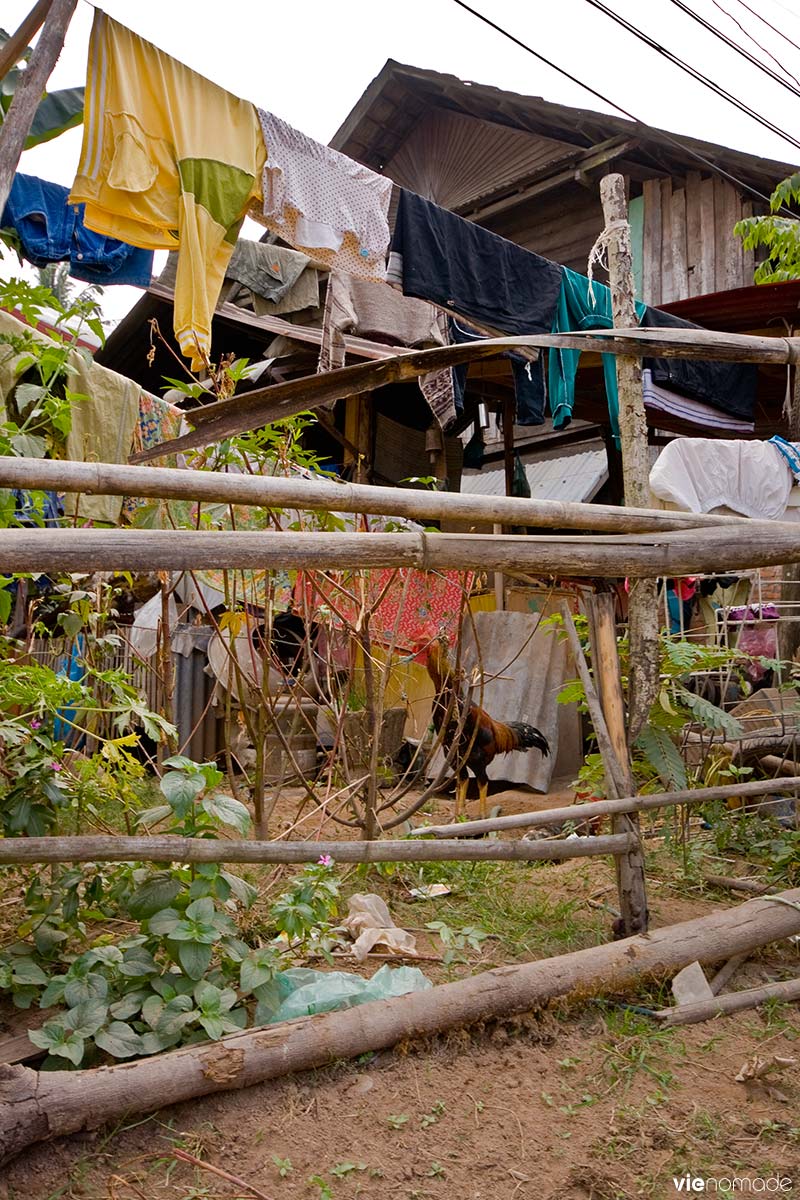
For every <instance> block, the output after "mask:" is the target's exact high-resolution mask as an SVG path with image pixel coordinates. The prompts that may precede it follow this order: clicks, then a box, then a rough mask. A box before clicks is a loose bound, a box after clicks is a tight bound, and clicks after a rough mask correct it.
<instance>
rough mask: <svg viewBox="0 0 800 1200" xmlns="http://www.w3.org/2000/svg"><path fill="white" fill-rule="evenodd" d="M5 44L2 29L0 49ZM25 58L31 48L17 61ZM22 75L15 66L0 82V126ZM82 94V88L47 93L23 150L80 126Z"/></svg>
mask: <svg viewBox="0 0 800 1200" xmlns="http://www.w3.org/2000/svg"><path fill="white" fill-rule="evenodd" d="M7 41H8V34H7V33H6V31H5V30H4V29H0V46H3V45H4V44H5V42H7ZM28 57H30V47H28V50H27V51H26V53H25V54H24V55H23V56H22V59H21V60H20V61H24V60H26V59H27V58H28ZM24 74H25V70H24V68H20V67H18V66H15V67H12V69H11V70H10V71H7V72H6V74H5V75H4V76H3V78H2V79H0V125H2V123H3V118H4V116H5V114H6V113H7V112H8V109H9V107H10V105H11V101H12V99H13V98H14V92H15V91H16V89H17V87H18V86H19V84H20V81H21V80H22V78H23V77H24ZM83 93H84V89H83V88H82V87H75V88H62V89H61V90H59V91H55V92H46V93H45V95H44V96H43V97H42V101H41V103H40V105H39V107H38V108H37V110H36V115H35V116H34V118H33V124H32V126H31V131H30V133H29V134H28V137H27V140H26V142H25V149H26V150H30V149H32V147H33V146H40V145H42V143H43V142H49V141H51V140H52V139H53V138H55V137H58V136H59V134H62V133H66V131H67V130H68V129H74V128H75V126H76V125H80V123H81V122H82V121H83Z"/></svg>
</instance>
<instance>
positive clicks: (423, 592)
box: [295, 567, 472, 654]
mask: <svg viewBox="0 0 800 1200" xmlns="http://www.w3.org/2000/svg"><path fill="white" fill-rule="evenodd" d="M471 587H472V575H471V574H466V575H465V574H461V573H459V572H458V571H443V572H439V571H430V572H425V571H417V570H414V569H413V568H409V567H402V568H400V569H398V570H391V569H385V570H380V571H364V572H361V573H358V574H356V573H354V572H351V571H341V572H325V573H323V572H318V571H315V572H314V573H313V574H312V573H302V574H300V575H298V578H297V586H296V589H295V603H296V607H297V608H298V610H299V611H301V612H302V613H303V614H304V615H305V616H306V617H313V618H314V619H316V620H322V621H331V622H332V623H333V624H334V625H335V626H339V627H343V626H345V625H351V626H354V625H355V624H356V622H357V619H358V615H359V612H360V611H361V610H362V606H363V607H364V608H367V609H373V611H372V613H371V616H370V623H369V630H370V637H371V639H372V641H373V642H377V643H381V644H383V645H391V644H393V645H394V648H395V650H397V651H398V652H399V653H400V654H408V653H411V652H413V651H414V650H416V649H417V648H418V646H419V643H420V642H422V641H425V640H426V639H428V638H434V637H436V636H437V635H439V634H446V635H448V636H454V635H455V633H456V630H457V628H458V625H459V622H460V619H461V613H462V611H463V608H464V603H465V597H466V596H468V595H469V591H470V588H471Z"/></svg>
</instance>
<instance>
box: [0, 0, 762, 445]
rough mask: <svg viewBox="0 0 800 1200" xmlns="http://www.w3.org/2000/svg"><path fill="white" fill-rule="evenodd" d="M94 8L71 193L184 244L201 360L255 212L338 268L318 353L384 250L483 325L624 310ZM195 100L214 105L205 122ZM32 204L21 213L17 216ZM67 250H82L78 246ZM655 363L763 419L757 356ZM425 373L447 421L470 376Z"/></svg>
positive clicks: (404, 279)
mask: <svg viewBox="0 0 800 1200" xmlns="http://www.w3.org/2000/svg"><path fill="white" fill-rule="evenodd" d="M94 13H95V15H94V21H93V27H92V33H91V37H90V44H89V57H88V66H87V85H86V94H85V119H84V136H83V147H82V152H81V160H80V164H79V168H78V172H77V175H76V178H75V181H74V183H73V187H72V191H71V194H70V201H72V202H80V203H83V204H85V212H84V214H83V224H84V226H85V230H86V231H88V233H86V232H85V233H84V240H85V241H90V240H91V239H92V237H93V238H94V240H95V242H99V243H105V242H108V240H109V239H117V242H116V243H115V244H116V245H120V244H125V245H128V246H129V247H138V248H139V250H140V252H143V253H148V252H150V253H151V252H152V250H153V249H158V248H167V249H170V248H173V249H177V250H178V257H177V270H176V275H175V283H174V316H175V333H176V337H177V340H178V343H179V345H180V346H181V349H182V351H183V352H184V354H186V355H187V356H188V357H190V358H191V360H192V367H193V369H195V370H197V369H200V368H201V367H202V366H204V365H206V364H207V362H208V355H209V353H210V344H211V342H210V339H211V320H212V317H213V313H214V311H215V308H216V306H217V302H218V299H219V295H220V291H221V288H222V283H223V280H224V278H225V275H226V273H227V271H228V269H229V267H230V263H231V257H232V254H233V250H234V245H235V243H236V241H237V237H238V233H239V230H240V228H241V224H242V221H243V219H244V216H245V215H246V214H249V215H251V216H254V217H255V218H256V219H257V220H258V221H260V222H261V223H262V224H263V225H265V226H266V227H267V228H268V229H270V230H271V231H272V232H273V233H275V234H277V235H278V236H279V237H280V238H282V239H283V240H284V241H287V242H288V243H289V244H290V245H291V246H293V247H294V249H295V251H296V252H300V253H301V254H304V255H307V256H308V258H309V260H313V261H314V262H315V263H318V264H320V265H322V266H323V267H326V268H328V269H329V270H330V272H331V275H330V282H329V292H330V291H331V289H332V288H333V292H334V294H333V295H332V296H331V297H330V300H329V302H326V314H327V318H328V323H327V325H324V328H323V338H322V342H323V352H322V355H321V358H320V368H321V369H324V368H325V367H326V366H327V365H330V363H331V362H332V360H333V359H335V356H336V354H337V353H338V352H339V350H338V349H337V336H336V324H335V318H334V315H333V314H334V310H335V304H334V301H335V289H336V287H337V284H336V276H337V273H338V274H339V275H344V276H346V277H347V278H349V279H351V280H352V281H354V282H355V281H362V280H363V281H365V282H371V281H376V283H381V282H383V281H384V279H385V278H386V266H385V260H386V256H387V252H388V257H389V271H388V279H389V282H391V283H393V284H394V285H395V286H396V287H398V288H400V289H401V290H402V293H403V295H404V296H405V297H406V298H408V299H409V300H418V301H421V302H425V303H428V304H432V305H434V306H436V307H437V308H438V309H439V310H441V311H443V312H445V313H447V314H449V315H450V316H451V317H453V318H456V317H457V318H460V319H462V320H463V319H466V320H468V321H469V322H470V323H472V324H474V325H475V326H477V327H478V328H479V329H480V330H482V331H484V332H486V333H490V334H495V333H501V334H510V335H516V334H523V333H524V334H531V333H533V334H545V333H549V332H551V331H553V332H559V333H562V332H569V331H572V330H574V329H576V328H577V329H586V328H603V327H611V326H612V325H613V319H612V315H611V303H610V293H609V291H608V288H607V287H605V285H602V284H597V285H594V288H593V287H592V282H591V280H589V278H588V277H585V276H582V275H579V274H578V273H577V272H571V271H568V270H567V269H566V268H564V267H562V266H561V265H560V264H557V263H554V262H552V261H551V260H548V259H546V258H543V257H542V256H540V255H537V254H535V253H534V252H533V251H530V250H527V249H525V248H523V247H521V246H519V245H517V244H516V243H514V242H510V241H508V240H507V239H505V238H502V237H499V236H498V235H497V234H494V233H492V232H490V231H489V230H487V229H484V228H483V227H482V226H479V225H476V224H475V223H473V222H470V221H466V220H464V219H463V218H461V217H459V216H458V215H456V214H455V213H452V212H449V211H448V210H446V209H443V208H441V207H439V206H438V205H435V204H433V203H432V202H431V201H429V200H427V199H425V198H424V197H422V196H419V195H417V194H416V193H413V192H411V191H410V190H408V189H404V188H400V189H399V196H398V206H397V219H396V223H395V229H394V234H393V236H391V238H390V233H389V224H388V212H389V200H390V196H391V193H392V190H393V187H394V185H393V183H392V181H391V180H390V179H388V178H387V177H385V176H382V175H378V174H376V173H375V172H373V171H371V170H370V169H369V168H367V167H364V166H362V165H361V164H359V163H357V162H355V161H354V160H353V159H350V158H348V157H347V156H346V155H343V154H341V153H339V152H338V151H335V150H332V149H331V148H330V147H327V146H324V145H322V144H321V143H318V142H316V141H314V140H313V139H311V138H309V137H307V136H306V135H304V134H302V133H301V132H300V131H298V130H295V129H293V128H292V127H291V126H290V125H288V123H287V122H285V121H283V120H281V119H280V118H278V117H277V116H275V115H274V114H271V113H267V112H265V111H264V110H262V109H257V108H256V107H255V106H254V105H253V104H252V103H250V102H249V101H245V100H243V99H240V98H238V97H236V96H234V95H233V94H232V93H230V92H228V91H226V90H225V89H223V88H221V87H219V86H218V85H217V84H214V83H212V82H211V81H210V80H208V79H206V78H205V77H204V76H202V75H200V74H198V73H197V72H195V71H194V70H193V69H191V68H190V67H188V66H186V65H185V64H183V63H181V62H180V61H179V60H178V59H176V58H174V57H172V56H170V55H168V54H166V53H165V52H164V51H162V50H160V49H159V48H158V47H157V46H155V45H154V44H153V43H151V42H149V41H147V40H145V39H144V38H142V37H140V36H139V35H138V34H135V33H133V32H132V31H131V30H130V29H128V28H127V27H126V26H124V25H122V24H120V23H119V22H117V21H115V20H113V19H112V18H110V17H108V16H107V15H106V14H105V13H103V12H102V10H100V9H97V8H95V9H94ZM198 112H202V114H203V120H202V121H199V122H198V121H197V119H196V116H197V113H198ZM20 178H22V179H24V177H20ZM49 186H53V185H49ZM27 215H28V214H26V213H22V216H21V221H22V222H24V220H25V219H26V217H27ZM76 239H77V234H73V237H72V240H73V241H76ZM70 249H72V247H71V248H70ZM34 253H35V248H34ZM77 253H81V252H80V251H77ZM69 257H70V261H71V262H73V260H74V255H73V254H72V253H71V252H70V254H69ZM340 290H341V289H340ZM379 291H380V289H379ZM387 303H388V302H387ZM638 315H639V317H640V319H641V320H642V322H643V324H644V325H650V326H655V327H659V326H663V325H665V324H666V325H673V324H674V325H678V326H680V327H682V328H697V327H696V326H692V325H691V323H690V322H684V321H680V320H679V319H678V318H674V317H669V315H668V314H664V313H661V312H660V310H656V309H652V308H649V307H648V306H645V305H640V306H639V312H638ZM443 338H444V340H448V339H447V338H445V331H444V329H443V327H442V326H441V325H440V326H439V329H438V332H437V333H432V336H431V338H430V340H429V341H428V342H427V343H426V344H428V345H435V344H437V342H438V343H439V344H441V341H442V339H443ZM449 339H451V340H452V339H455V340H463V331H458V330H457V329H454V327H453V326H452V324H451V326H450V329H449ZM331 347H332V350H330V351H329V348H331ZM339 349H340V348H339ZM326 356H327V357H326ZM579 356H580V350H578V349H575V350H564V349H554V350H552V351H551V353H550V355H549V368H548V370H549V391H550V406H551V411H552V414H553V423H554V427H555V428H557V429H560V428H563V427H564V426H565V425H567V424H568V423H569V421H570V420H571V417H572V411H573V406H574V383H575V373H576V370H577V365H578V359H579ZM533 357H536V356H535V355H533ZM603 366H604V375H605V381H606V393H607V399H608V405H609V416H610V421H611V426H612V430H613V432H614V433H615V434H616V433H617V432H618V429H617V397H616V370H615V366H614V363H613V360H611V359H609V358H608V357H606V358H604V362H603ZM649 367H650V369H651V371H652V377H653V381H654V382H655V383H656V384H659V385H661V386H667V387H668V388H670V389H672V390H674V391H676V392H677V393H678V394H680V395H682V396H684V397H686V398H688V399H690V400H693V401H696V402H699V403H701V404H706V405H709V406H711V407H713V408H716V409H719V410H721V411H724V412H726V413H728V414H729V415H730V416H731V417H734V418H735V419H739V420H745V421H746V420H752V414H753V408H754V402H755V391H756V372H755V368H754V367H753V366H752V365H743V366H741V365H734V364H724V365H722V366H721V365H720V364H715V363H711V362H701V363H697V362H694V363H692V364H690V365H688V366H687V364H685V363H679V364H678V365H675V363H666V364H665V363H664V362H663V361H662V360H659V359H657V360H653V361H652V362H651V363H649ZM514 370H515V378H516V391H517V419H518V420H519V421H521V422H522V423H528V424H541V423H542V422H543V421H544V412H545V397H546V388H545V376H544V363H543V360H542V358H541V356H540V357H539V361H538V362H533V363H530V362H529V363H527V364H526V365H524V366H523V367H522V368H521V369H517V368H516V367H515V368H514ZM462 374H463V373H462ZM420 386H421V387H422V390H423V393H424V394H425V395H426V399H428V402H429V404H430V405H431V407H432V409H433V411H434V412H435V414H436V416H437V418H438V419H439V421H440V423H441V424H442V425H443V426H447V425H448V424H450V423H452V421H453V419H454V417H455V415H456V413H457V411H458V408H459V404H460V403H461V397H462V395H463V378H461V379H459V378H458V377H457V376H455V377H454V376H453V375H452V373H451V372H450V371H449V369H448V370H447V371H446V372H445V373H444V374H438V375H435V376H434V377H432V378H430V379H427V378H425V379H421V381H420Z"/></svg>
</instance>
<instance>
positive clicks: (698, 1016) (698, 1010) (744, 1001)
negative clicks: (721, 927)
mask: <svg viewBox="0 0 800 1200" xmlns="http://www.w3.org/2000/svg"><path fill="white" fill-rule="evenodd" d="M744 957H745V956H744V955H737V958H738V959H739V960H740V961H741V959H742V958H744ZM768 1000H778V1001H780V1002H781V1003H783V1004H790V1003H791V1002H792V1001H793V1000H800V979H787V980H784V981H782V982H779V983H767V984H764V985H763V986H762V987H754V988H746V989H745V990H744V991H741V992H729V993H728V995H727V996H715V997H714V998H713V999H712V1000H698V1001H697V1002H696V1003H694V1004H679V1005H678V1006H677V1007H676V1008H662V1009H659V1010H658V1012H656V1013H655V1016H656V1018H657V1019H658V1020H659V1021H662V1022H663V1023H664V1025H665V1026H667V1027H668V1028H669V1029H672V1028H674V1027H675V1026H676V1025H696V1024H698V1023H699V1022H700V1021H713V1020H714V1019H715V1018H716V1017H723V1016H728V1015H729V1014H730V1013H736V1012H742V1011H744V1010H745V1009H747V1008H757V1007H758V1005H759V1004H765V1003H766V1002H767V1001H768Z"/></svg>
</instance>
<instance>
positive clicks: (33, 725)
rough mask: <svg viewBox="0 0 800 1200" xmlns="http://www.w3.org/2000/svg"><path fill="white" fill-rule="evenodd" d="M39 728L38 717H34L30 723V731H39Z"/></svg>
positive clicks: (40, 724) (40, 725) (40, 726)
mask: <svg viewBox="0 0 800 1200" xmlns="http://www.w3.org/2000/svg"><path fill="white" fill-rule="evenodd" d="M41 728H42V722H41V721H40V720H39V718H38V717H34V718H33V720H32V721H31V729H41Z"/></svg>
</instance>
